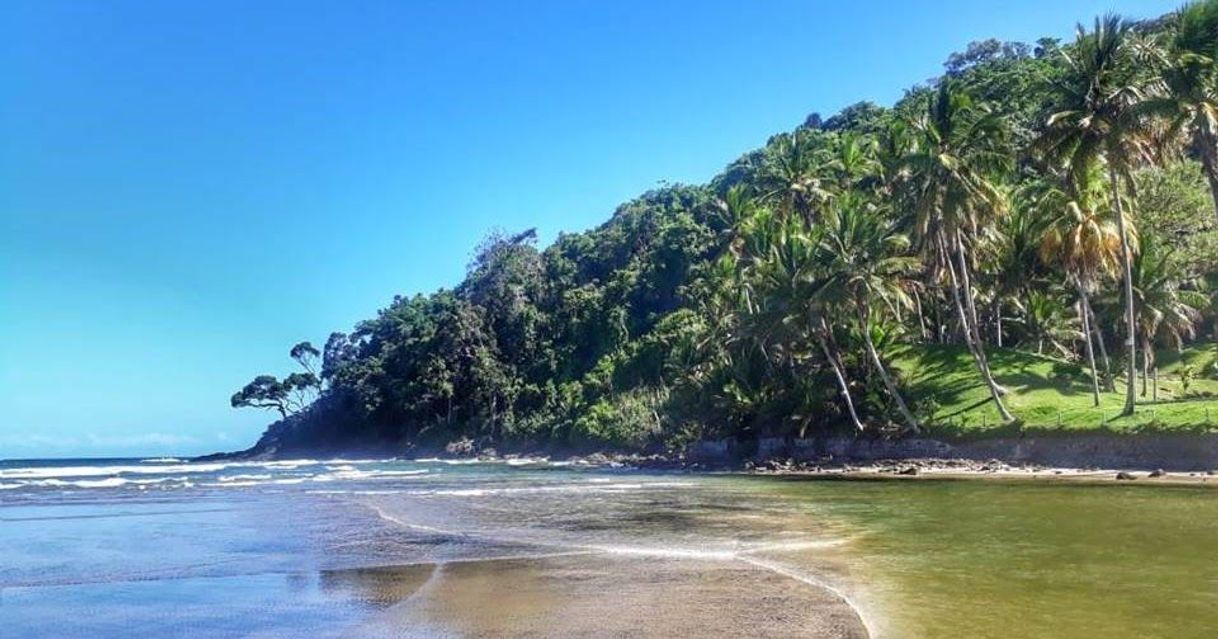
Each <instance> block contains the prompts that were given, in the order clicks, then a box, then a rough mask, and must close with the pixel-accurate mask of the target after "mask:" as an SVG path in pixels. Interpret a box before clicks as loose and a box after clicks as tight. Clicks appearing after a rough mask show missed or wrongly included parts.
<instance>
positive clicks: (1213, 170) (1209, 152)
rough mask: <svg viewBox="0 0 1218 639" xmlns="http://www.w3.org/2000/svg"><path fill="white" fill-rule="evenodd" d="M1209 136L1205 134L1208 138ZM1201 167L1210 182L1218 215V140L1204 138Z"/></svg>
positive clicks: (1211, 194)
mask: <svg viewBox="0 0 1218 639" xmlns="http://www.w3.org/2000/svg"><path fill="white" fill-rule="evenodd" d="M1208 137H1209V136H1205V138H1208ZM1201 146H1202V147H1203V149H1202V152H1201V168H1202V169H1203V171H1204V173H1205V179H1206V180H1207V181H1208V182H1209V183H1210V197H1211V198H1213V199H1214V215H1216V216H1218V141H1216V140H1211V139H1204V138H1203V139H1202V140H1201Z"/></svg>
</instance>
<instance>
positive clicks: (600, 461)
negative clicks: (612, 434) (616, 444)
mask: <svg viewBox="0 0 1218 639" xmlns="http://www.w3.org/2000/svg"><path fill="white" fill-rule="evenodd" d="M584 463H585V464H591V465H593V466H604V465H605V464H608V463H609V457H607V456H606V455H605V454H604V453H592V454H591V455H588V456H587V457H584Z"/></svg>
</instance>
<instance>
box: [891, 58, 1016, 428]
mask: <svg viewBox="0 0 1218 639" xmlns="http://www.w3.org/2000/svg"><path fill="white" fill-rule="evenodd" d="M909 126H910V130H911V132H912V135H913V136H914V144H913V147H912V149H911V150H910V151H909V152H908V153H907V154H906V155H905V157H904V161H903V162H902V168H901V169H900V170H899V171H898V174H903V175H904V176H905V177H904V180H903V181H904V186H905V187H906V188H905V195H906V197H907V198H908V200H909V203H910V208H911V210H912V213H913V220H912V226H913V235H914V237H915V239H916V240H917V241H918V244H919V245H920V246H921V248H922V250H923V252H924V253H926V254H928V255H929V256H930V257H931V259H932V262H933V266H934V268H935V270H936V272H938V273H946V275H947V279H948V288H949V289H950V290H951V295H952V299H953V301H954V302H955V306H956V311H957V314H958V315H959V319H960V326H961V329H962V330H963V333H964V340H965V343H966V344H967V345H968V347H969V352H970V353H972V355H973V359H974V362H975V363H976V365H977V370H978V371H979V372H980V373H981V377H982V379H983V380H984V381H985V384H986V386H987V387H988V388H989V390H990V396H991V397H992V398H993V400H994V404H995V406H996V407H997V408H998V412H999V414H1001V415H1002V418H1003V419H1004V420H1006V421H1011V420H1012V419H1014V417H1013V416H1012V415H1011V413H1010V412H1009V411H1008V410H1007V409H1006V406H1005V405H1003V402H1002V395H1003V394H1004V392H1005V391H1004V390H1003V389H1002V388H1001V387H999V386H998V383H997V382H996V381H995V380H994V376H993V374H992V373H991V372H990V367H989V361H988V359H987V357H986V354H985V346H984V344H983V343H982V340H981V333H980V330H979V328H978V322H977V309H976V306H975V304H974V301H973V300H974V297H975V295H974V291H973V286H972V277H971V270H972V268H973V266H972V259H971V258H970V253H971V251H972V250H973V249H975V248H976V247H977V245H978V244H979V243H980V242H982V241H983V240H984V237H985V235H986V234H987V233H988V232H989V231H990V229H992V225H993V224H992V223H993V221H994V219H995V218H996V217H998V216H999V215H1001V214H1002V213H1004V212H1005V210H1006V202H1005V198H1004V197H1003V194H1002V192H1001V191H1000V190H999V188H998V187H997V185H996V184H995V183H994V182H993V181H992V176H993V175H994V174H996V173H998V172H1000V171H1003V170H1005V169H1006V168H1007V167H1008V166H1009V164H1010V159H1011V158H1010V154H1009V153H1008V151H1007V134H1006V127H1005V126H1004V124H1003V122H1002V121H1001V120H1000V119H999V118H997V117H996V116H994V115H993V114H991V113H990V112H989V111H988V110H987V109H984V108H981V107H979V106H977V105H975V104H974V103H973V102H972V100H971V99H970V98H969V97H968V95H967V94H966V93H964V92H963V91H962V90H960V89H959V88H957V86H956V84H955V82H954V81H950V80H945V81H943V82H942V83H941V84H940V85H939V91H938V93H937V95H936V96H935V97H934V98H932V99H931V100H930V102H929V104H928V106H927V110H926V113H925V114H924V115H923V116H922V117H920V118H916V119H914V120H913V121H911V122H910V123H909Z"/></svg>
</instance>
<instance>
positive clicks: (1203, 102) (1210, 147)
mask: <svg viewBox="0 0 1218 639" xmlns="http://www.w3.org/2000/svg"><path fill="white" fill-rule="evenodd" d="M1174 22H1175V24H1174V25H1173V29H1172V30H1171V31H1170V32H1169V34H1170V35H1169V41H1168V46H1167V47H1164V48H1162V49H1160V51H1159V52H1161V54H1162V55H1161V56H1160V67H1161V71H1160V80H1161V87H1159V89H1160V90H1159V91H1157V92H1156V95H1154V96H1153V97H1151V98H1150V99H1149V100H1147V103H1146V105H1145V106H1144V108H1145V110H1146V111H1147V112H1149V113H1153V114H1156V115H1159V116H1163V117H1165V119H1166V121H1167V125H1168V126H1167V128H1168V130H1169V132H1170V133H1174V134H1183V135H1184V136H1185V137H1186V139H1187V140H1188V141H1189V143H1190V145H1191V147H1192V150H1193V151H1194V152H1195V153H1196V154H1197V157H1198V158H1199V159H1200V160H1201V166H1202V169H1203V172H1204V173H1205V177H1206V179H1207V180H1208V181H1209V186H1210V196H1211V197H1212V198H1213V200H1214V212H1215V215H1218V64H1216V62H1218V0H1201V1H1199V2H1193V3H1192V4H1189V5H1187V6H1185V7H1184V8H1183V9H1181V10H1180V12H1179V13H1178V14H1177V15H1176V19H1175V21H1174ZM1170 133H1169V137H1175V136H1172V135H1170Z"/></svg>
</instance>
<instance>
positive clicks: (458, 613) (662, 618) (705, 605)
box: [340, 552, 869, 639]
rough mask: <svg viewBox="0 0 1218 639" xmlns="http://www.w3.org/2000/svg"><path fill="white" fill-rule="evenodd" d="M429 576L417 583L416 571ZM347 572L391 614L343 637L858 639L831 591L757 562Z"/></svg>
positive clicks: (521, 563)
mask: <svg viewBox="0 0 1218 639" xmlns="http://www.w3.org/2000/svg"><path fill="white" fill-rule="evenodd" d="M421 568H423V572H426V578H423V572H421V570H420V569H421ZM397 571H400V574H395V572H396V571H395V570H391V569H378V570H377V571H374V572H369V571H344V572H343V573H340V574H342V577H341V578H343V579H347V580H350V581H352V582H360V583H361V584H362V586H363V587H364V588H366V589H367V590H368V595H367V596H368V598H369V599H375V600H380V601H387V600H390V599H394V598H400V600H399V601H397V603H394V604H392V605H388V606H387V607H386V608H385V609H384V610H382V611H380V612H379V613H377V614H375V615H374V616H373V617H372V618H371V619H369V620H368V621H367V622H366V623H364V624H361V625H360V626H358V627H356V628H352V629H350V631H349V632H347V633H346V634H345V635H344V636H346V637H408V638H419V639H422V638H434V637H467V638H471V639H479V638H486V639H492V638H496V639H498V638H525V637H632V638H633V637H639V638H646V637H654V638H656V639H661V638H665V639H680V638H685V637H689V638H693V637H743V636H748V637H818V638H864V637H868V636H869V633H868V630H867V627H866V625H865V623H864V621H863V619H862V618H861V617H860V616H859V614H858V613H857V612H856V611H855V609H854V608H853V607H852V606H851V605H850V603H849V602H848V601H846V600H845V599H843V598H842V597H841V596H840V595H839V594H838V593H836V592H834V591H833V590H832V589H829V588H827V587H825V586H823V585H819V584H817V583H816V582H815V581H813V580H812V579H810V578H807V577H803V576H801V575H799V574H795V573H790V572H788V571H783V570H782V569H779V570H775V569H774V568H772V567H771V566H770V565H769V564H767V562H765V561H764V560H759V559H758V560H753V559H748V558H734V559H725V560H706V559H696V558H690V559H685V558H681V559H677V558H661V557H622V556H614V555H611V554H604V553H594V552H589V553H587V554H576V555H567V556H552V557H542V558H536V559H506V560H495V559H490V560H483V561H459V562H452V563H444V564H434V565H430V566H426V567H420V566H405V567H401V568H400V569H397Z"/></svg>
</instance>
